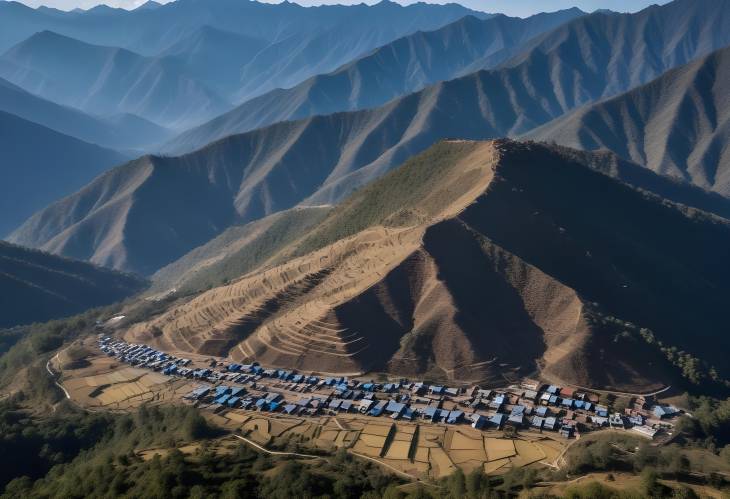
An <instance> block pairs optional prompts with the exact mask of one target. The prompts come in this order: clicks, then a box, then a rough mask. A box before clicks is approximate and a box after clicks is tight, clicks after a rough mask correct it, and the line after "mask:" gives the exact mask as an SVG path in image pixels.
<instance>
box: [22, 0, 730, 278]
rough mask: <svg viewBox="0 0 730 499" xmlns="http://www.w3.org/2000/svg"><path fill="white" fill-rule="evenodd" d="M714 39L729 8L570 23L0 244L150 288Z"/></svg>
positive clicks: (76, 203) (193, 161) (90, 192)
mask: <svg viewBox="0 0 730 499" xmlns="http://www.w3.org/2000/svg"><path fill="white" fill-rule="evenodd" d="M680 12H681V15H680ZM687 25H691V26H692V27H693V29H686V26H687ZM727 25H730V8H728V2H721V3H720V4H718V2H717V0H702V1H692V2H689V1H687V0H677V1H675V2H673V3H671V4H668V5H666V6H663V7H652V8H650V9H647V10H645V11H642V12H639V13H637V14H633V15H628V14H627V15H619V14H612V13H596V14H592V15H589V16H583V17H580V18H578V19H575V20H573V21H570V22H568V23H567V24H564V25H562V26H560V27H558V28H556V30H553V31H552V32H551V33H550V34H546V35H541V37H540V39H539V40H538V41H535V42H532V43H531V45H532V48H531V49H530V50H529V52H528V54H527V55H526V56H520V57H517V58H514V59H513V60H512V61H511V62H510V64H508V65H507V66H505V67H503V68H500V69H495V70H487V71H479V72H477V73H473V74H471V75H468V76H465V77H462V78H458V79H455V80H450V81H447V82H441V83H438V84H435V85H432V86H429V87H427V88H425V89H424V90H422V91H420V92H417V93H413V94H409V95H407V96H405V97H402V98H399V99H395V100H393V101H391V102H389V103H387V104H386V105H384V106H382V107H379V108H374V109H368V110H362V111H355V112H347V113H337V114H332V115H326V116H315V117H312V118H308V119H305V120H300V121H296V122H282V123H277V124H274V125H272V126H270V127H266V128H261V129H257V130H254V131H252V132H248V133H245V134H242V135H237V136H230V137H227V138H225V139H223V140H221V141H218V142H214V143H212V144H211V145H209V146H206V147H204V148H203V149H200V150H198V151H195V152H194V153H191V154H188V155H184V156H180V157H178V158H167V157H165V158H163V157H156V156H149V157H143V158H141V159H139V160H135V161H133V162H131V163H129V164H127V165H125V166H122V167H120V168H117V169H115V170H114V171H113V172H110V173H109V174H107V175H104V176H102V177H100V178H98V179H96V180H95V181H94V182H92V183H91V184H89V185H88V186H87V187H86V188H84V189H83V190H81V191H79V192H78V193H76V194H74V195H73V196H71V197H69V198H67V199H64V200H62V201H60V202H59V203H56V204H55V205H52V206H50V207H49V208H48V209H46V210H44V211H42V212H40V213H38V214H36V215H35V216H34V217H32V218H31V219H30V220H28V221H27V222H26V223H25V224H24V225H23V226H22V227H21V228H19V229H18V230H17V231H15V232H14V233H13V234H12V235H11V237H10V240H11V241H13V242H15V243H18V244H23V245H28V246H32V247H39V248H43V249H45V250H48V251H52V252H56V253H60V254H64V255H67V256H71V257H74V258H80V259H88V260H90V261H93V262H95V263H98V264H102V265H109V266H112V267H114V268H117V269H125V270H133V271H137V272H142V273H144V274H151V273H153V272H155V271H156V270H157V269H159V268H160V267H162V266H164V265H167V264H169V263H170V262H172V261H174V260H175V259H177V258H178V257H180V256H182V255H183V254H185V253H187V252H188V251H189V250H191V249H193V248H194V247H196V246H198V245H201V244H204V243H205V242H207V241H208V240H210V239H211V238H212V237H215V236H217V235H218V234H219V233H221V232H222V231H223V230H225V229H226V228H227V227H229V226H230V225H232V224H238V223H246V222H250V221H253V220H257V219H260V218H262V217H264V216H267V215H270V214H273V213H275V212H277V211H280V210H283V209H288V208H291V207H292V206H295V205H297V204H299V203H304V204H305V205H320V204H331V203H334V202H337V201H339V200H341V199H343V198H344V197H345V196H347V195H348V194H349V193H350V192H352V191H353V190H354V189H356V188H358V187H359V186H362V185H365V184H367V183H368V182H370V181H372V180H373V179H376V178H378V177H380V176H381V175H383V174H384V173H385V172H387V171H388V170H389V169H391V168H393V167H394V166H396V165H398V164H400V163H401V162H403V161H404V160H406V159H407V158H408V157H410V156H412V155H413V154H416V153H418V152H420V151H422V150H424V149H426V148H428V147H429V146H430V145H431V144H433V143H434V142H436V141H438V140H440V139H442V138H447V137H459V138H466V139H485V138H493V137H500V136H506V135H507V136H509V135H519V134H523V133H525V132H527V131H529V130H531V129H534V128H535V127H536V126H538V125H541V124H544V123H547V122H548V121H550V120H551V119H553V118H556V117H559V116H561V115H562V114H564V113H566V112H568V111H570V110H572V109H574V108H576V107H578V106H580V105H582V104H585V103H587V102H590V101H592V100H597V99H601V98H603V97H606V96H607V95H610V94H612V93H615V92H618V91H620V90H621V89H624V87H625V86H627V85H631V84H633V83H634V82H636V81H641V80H643V79H648V78H651V77H652V76H654V75H656V74H659V73H660V72H662V71H663V70H665V69H669V66H670V65H672V64H675V63H679V62H684V61H687V60H689V59H691V58H693V57H700V56H703V55H705V54H706V53H707V52H708V51H710V50H712V49H714V48H716V47H717V46H718V45H721V44H727V43H730V31H728V30H725V29H723V28H722V27H724V26H727ZM650 26H651V29H650V30H649V27H650ZM647 30H649V31H647ZM616 33H620V34H621V37H620V38H616V36H617V35H616ZM627 40H628V41H629V42H630V43H631V44H632V45H631V47H632V48H631V50H627V46H626V45H625V43H626V41H627ZM546 47H550V50H549V51H547V52H546V51H545V50H546ZM599 48H600V50H599ZM593 52H595V53H593ZM579 54H583V55H584V56H578V55H579ZM589 54H590V55H591V56H590V57H588V55H589ZM520 61H521V62H520ZM191 198H192V199H193V201H192V202H191V201H190V199H191ZM151 241H154V244H151Z"/></svg>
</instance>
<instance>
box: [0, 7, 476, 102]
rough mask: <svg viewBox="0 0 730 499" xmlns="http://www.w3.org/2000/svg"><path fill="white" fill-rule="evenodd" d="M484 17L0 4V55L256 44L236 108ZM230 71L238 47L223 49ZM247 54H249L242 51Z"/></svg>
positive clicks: (370, 10)
mask: <svg viewBox="0 0 730 499" xmlns="http://www.w3.org/2000/svg"><path fill="white" fill-rule="evenodd" d="M469 14H471V15H475V16H478V17H482V18H484V17H488V15H487V14H484V13H481V12H476V11H472V10H469V9H467V8H465V7H462V6H460V5H457V4H447V5H432V4H425V3H417V4H413V5H409V6H402V5H400V4H397V3H394V2H388V1H383V2H380V3H379V4H376V5H372V6H368V5H365V4H360V5H352V6H342V5H333V6H320V7H309V8H305V7H302V6H300V5H297V4H294V3H289V2H283V3H280V4H269V3H259V2H255V1H241V0H216V1H202V0H182V1H176V2H170V3H168V4H165V5H162V6H158V7H156V8H144V9H135V10H133V11H126V10H123V9H112V8H110V7H106V6H99V7H95V8H93V9H90V10H88V11H81V12H69V13H65V12H61V11H53V10H50V9H31V8H29V7H26V6H24V5H22V4H19V3H14V2H2V3H0V52H2V51H5V50H7V49H8V48H10V47H12V46H14V45H15V44H17V43H20V42H22V41H23V40H26V39H28V38H29V37H31V36H32V35H33V34H34V33H37V32H40V31H53V32H56V33H59V34H62V35H64V36H67V37H70V38H74V39H77V40H81V41H84V42H86V43H89V44H93V45H102V46H109V47H120V48H125V49H128V50H131V51H133V52H136V53H139V54H142V55H145V56H157V55H159V54H161V53H163V52H165V51H166V50H168V49H170V48H172V47H174V46H178V48H179V47H180V44H184V43H186V40H190V38H191V37H192V38H194V37H196V36H197V35H196V33H198V32H199V31H200V30H201V29H202V28H203V27H205V26H207V27H209V28H212V29H215V30H219V31H223V32H228V33H233V34H237V35H241V36H243V37H245V38H246V39H254V40H261V41H263V42H265V45H266V46H265V47H263V48H262V50H260V51H257V53H256V57H255V58H253V59H252V60H250V61H248V62H247V64H246V65H245V67H240V68H233V69H236V70H238V71H239V80H238V88H239V93H238V94H237V102H240V101H241V100H243V99H244V98H245V97H247V96H254V95H259V94H261V93H264V92H266V91H268V90H271V89H273V88H276V87H281V86H292V85H294V84H297V83H299V82H300V81H302V80H304V79H306V78H308V77H310V76H314V75H316V74H319V73H324V72H329V71H332V70H334V69H335V68H337V67H339V66H341V65H342V64H345V63H346V62H349V61H351V60H352V59H354V58H356V57H358V56H360V55H362V54H365V53H367V52H369V51H371V50H373V49H374V48H376V47H379V46H381V45H384V44H385V43H388V42H390V41H392V40H395V39H397V38H399V37H402V36H404V35H408V34H411V33H414V32H416V31H419V30H433V29H436V28H439V27H441V26H443V25H445V24H448V23H450V22H453V21H455V20H457V19H459V18H461V17H463V16H465V15H469ZM222 50H223V51H225V53H226V54H228V55H229V56H230V57H231V58H230V59H229V62H228V64H229V65H234V64H235V63H236V60H237V56H238V52H239V50H240V49H239V47H238V46H237V45H233V46H231V45H226V46H224V47H222ZM246 50H248V48H247V49H246Z"/></svg>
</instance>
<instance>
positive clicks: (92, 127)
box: [0, 78, 169, 151]
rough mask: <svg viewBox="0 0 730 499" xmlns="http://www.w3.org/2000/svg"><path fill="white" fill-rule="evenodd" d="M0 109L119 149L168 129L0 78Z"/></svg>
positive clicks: (146, 141)
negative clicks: (64, 101)
mask: <svg viewBox="0 0 730 499" xmlns="http://www.w3.org/2000/svg"><path fill="white" fill-rule="evenodd" d="M0 111H5V112H7V113H10V114H14V115H16V116H18V117H20V118H23V119H26V120H28V121H32V122H34V123H37V124H39V125H42V126H44V127H47V128H50V129H52V130H55V131H57V132H60V133H64V134H66V135H71V136H73V137H75V138H77V139H79V140H83V141H85V142H90V143H92V144H98V145H100V146H103V147H107V148H111V149H116V150H120V151H125V150H135V149H144V148H145V147H146V146H149V145H151V144H154V143H157V142H159V141H161V140H164V139H165V137H167V136H169V132H167V131H166V130H165V129H163V128H160V127H158V126H156V125H153V124H152V123H149V122H145V121H144V120H142V119H140V118H137V117H134V116H131V115H116V116H113V117H109V118H99V117H95V116H91V115H89V114H86V113H84V112H82V111H79V110H76V109H73V108H70V107H67V106H61V105H59V104H57V103H55V102H51V101H48V100H46V99H43V98H41V97H38V96H36V95H33V94H31V93H29V92H27V91H25V90H23V89H22V88H20V87H18V86H17V85H13V84H12V83H10V82H9V81H7V80H3V79H2V78H0Z"/></svg>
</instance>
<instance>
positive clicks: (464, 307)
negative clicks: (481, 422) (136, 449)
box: [126, 140, 730, 389]
mask: <svg viewBox="0 0 730 499" xmlns="http://www.w3.org/2000/svg"><path fill="white" fill-rule="evenodd" d="M606 164H607V161H606V157H605V155H604V156H600V155H599V156H596V155H590V154H583V153H577V152H575V151H571V150H567V149H563V148H555V147H548V146H544V145H538V144H532V143H527V144H521V143H515V142H509V141H504V140H501V141H495V142H470V141H447V142H442V143H440V144H438V145H436V146H434V147H433V148H431V149H429V150H428V151H427V152H425V153H423V154H422V155H419V156H417V157H415V158H414V159H412V160H410V161H408V162H407V163H406V164H405V165H404V166H402V167H401V168H399V169H397V170H396V171H394V172H392V173H391V174H389V175H387V176H386V177H384V178H383V179H381V180H379V181H377V182H375V183H374V184H372V185H370V186H369V187H367V188H365V189H363V190H362V191H359V192H357V193H356V194H354V195H353V196H351V197H350V198H349V199H348V200H347V201H345V202H344V203H343V204H342V205H340V206H338V207H337V208H335V209H334V210H332V212H331V213H330V214H329V215H328V216H327V218H325V219H324V221H322V222H321V223H320V224H319V225H317V226H316V227H315V228H313V229H309V230H307V231H304V233H303V234H302V236H301V237H300V238H299V239H298V240H296V241H295V242H293V243H291V244H289V245H287V246H286V247H284V248H281V249H279V250H277V252H278V254H280V255H282V256H281V260H280V261H281V262H283V263H280V264H278V265H276V264H275V262H269V265H268V267H266V268H264V269H262V270H260V271H253V272H250V273H248V274H247V275H244V276H242V277H241V278H240V279H238V280H236V281H234V282H232V283H230V284H228V285H225V286H221V287H218V288H215V289H212V290H210V291H208V292H205V293H202V294H200V295H199V296H197V297H196V298H194V299H192V300H190V301H188V302H186V303H184V304H182V305H178V306H176V307H174V308H172V309H170V310H168V311H167V312H166V313H164V314H163V315H161V316H159V317H158V318H156V319H154V320H153V321H151V322H148V323H142V324H138V325H136V326H133V327H132V328H131V329H130V330H128V331H127V333H126V337H127V339H129V340H132V341H145V342H152V343H155V344H157V345H159V346H160V347H162V348H165V349H170V350H177V351H183V352H199V353H204V354H209V355H226V356H229V357H231V358H233V359H235V360H257V361H259V362H261V363H262V364H265V365H273V366H281V367H289V368H297V369H302V370H312V371H318V372H332V373H335V372H336V373H359V372H363V371H373V370H376V371H378V370H387V371H389V372H392V373H402V374H407V375H413V374H423V373H427V374H428V375H430V376H433V377H440V378H447V379H451V380H458V381H475V380H479V381H486V382H494V383H498V382H503V381H504V378H505V376H506V377H510V376H511V375H515V374H528V373H534V371H536V370H539V371H540V372H541V374H542V375H543V376H544V377H545V378H549V379H555V380H559V381H561V382H569V383H574V384H578V385H583V386H588V385H591V386H610V387H616V388H624V389H625V388H636V387H648V386H655V385H657V384H658V383H659V381H660V379H659V377H660V376H661V375H662V373H663V369H662V367H661V366H658V365H656V364H654V365H650V362H651V363H654V362H655V361H656V362H658V360H657V359H656V358H655V356H652V354H651V352H649V351H648V350H647V348H648V347H647V348H644V347H642V346H641V345H632V346H631V348H632V349H633V352H634V353H633V354H632V353H628V354H627V352H626V350H627V344H624V343H623V342H622V341H621V340H620V337H616V336H615V335H613V334H611V333H610V332H608V331H607V330H606V329H605V328H603V327H602V326H601V325H600V323H598V322H597V321H595V320H594V318H595V316H596V315H604V316H614V317H618V318H620V319H621V320H624V321H631V322H633V323H635V324H638V325H640V326H642V327H648V328H651V329H652V330H654V331H655V334H657V335H658V336H660V337H661V339H662V341H663V342H664V343H665V344H667V345H673V346H676V347H677V348H680V349H684V350H685V351H686V352H690V353H692V354H694V355H697V356H699V357H701V358H702V359H706V360H707V361H708V362H710V363H712V364H714V365H715V366H716V367H718V369H720V370H723V369H727V368H723V367H722V358H721V356H718V354H716V353H715V352H721V351H724V350H723V348H724V347H726V346H727V345H726V344H725V343H724V342H727V341H728V340H727V339H724V338H723V337H722V336H721V335H720V334H719V330H720V327H721V324H722V323H723V316H722V312H721V310H722V308H723V307H722V304H723V303H724V302H726V300H727V299H728V298H730V287H729V286H728V282H730V281H728V277H730V275H729V274H730V271H729V270H728V268H727V265H725V263H724V260H725V259H726V253H727V252H726V249H727V248H728V247H730V226H729V223H728V221H727V220H725V219H722V218H720V217H717V216H715V215H710V214H707V213H705V212H702V211H700V210H697V209H695V208H689V207H687V206H685V205H681V204H677V203H673V202H671V201H668V200H666V199H662V198H660V197H658V196H657V195H655V194H653V193H651V192H650V191H651V189H647V187H648V186H650V185H651V184H652V182H651V181H650V179H649V178H648V177H646V176H652V175H653V174H651V173H650V172H647V171H646V170H643V169H641V168H640V167H638V166H636V165H634V166H633V168H634V169H635V170H637V171H639V170H640V171H642V172H644V173H643V175H644V180H643V188H641V189H640V188H638V187H635V186H634V187H632V186H630V185H628V184H626V183H624V182H622V181H620V180H618V178H617V177H627V176H630V175H627V172H626V171H621V169H620V168H619V169H615V168H613V169H612V168H606ZM622 168H624V169H630V168H631V167H630V166H628V165H623V167H622ZM662 182H667V181H666V180H660V179H659V178H658V177H657V179H656V182H655V185H660V186H661V185H664V184H662ZM599 193H600V195H598V194H599ZM688 331H691V332H692V335H691V337H690V335H688ZM703 338H704V339H709V338H712V341H713V343H712V344H713V345H715V346H717V345H718V344H720V343H722V344H723V345H722V346H723V348H720V347H718V348H713V349H704V348H703V347H702V345H703V344H705V343H703V341H701V340H702V339H703ZM697 340H700V341H697ZM645 350H647V351H645ZM619 352H621V355H618V353H619ZM616 359H621V360H616ZM721 374H722V375H726V373H721Z"/></svg>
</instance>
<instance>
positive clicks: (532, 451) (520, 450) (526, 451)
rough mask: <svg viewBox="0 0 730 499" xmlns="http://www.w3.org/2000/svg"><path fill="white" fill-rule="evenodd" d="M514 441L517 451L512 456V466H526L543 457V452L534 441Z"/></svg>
mask: <svg viewBox="0 0 730 499" xmlns="http://www.w3.org/2000/svg"><path fill="white" fill-rule="evenodd" d="M514 443H515V450H516V451H517V455H516V456H515V457H514V458H512V464H513V465H514V466H527V465H528V464H532V463H535V462H537V461H542V460H543V459H545V453H544V452H543V451H542V450H541V449H540V448H539V447H538V446H536V445H535V444H534V443H532V442H527V441H525V440H515V442H514Z"/></svg>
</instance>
